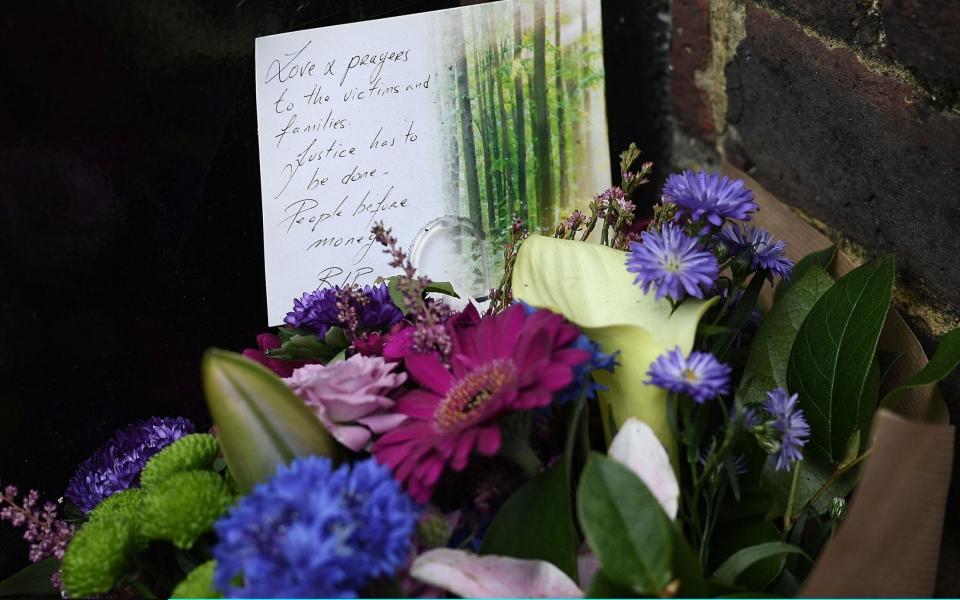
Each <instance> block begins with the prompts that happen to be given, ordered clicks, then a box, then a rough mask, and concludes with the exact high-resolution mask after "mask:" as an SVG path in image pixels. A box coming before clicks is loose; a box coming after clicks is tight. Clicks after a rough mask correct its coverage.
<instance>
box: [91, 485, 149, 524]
mask: <svg viewBox="0 0 960 600" xmlns="http://www.w3.org/2000/svg"><path fill="white" fill-rule="evenodd" d="M142 499H143V493H142V492H141V491H140V488H130V489H126V490H123V491H122V492H117V493H116V494H114V495H112V496H108V497H107V498H106V499H105V500H104V501H103V502H101V503H100V504H98V505H96V506H95V507H93V508H92V509H91V510H90V512H89V513H87V518H89V519H90V520H91V521H94V520H97V519H103V518H106V517H110V516H113V515H117V514H120V515H124V516H127V517H135V516H136V514H137V513H138V512H139V511H140V503H141V501H142Z"/></svg>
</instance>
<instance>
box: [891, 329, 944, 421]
mask: <svg viewBox="0 0 960 600" xmlns="http://www.w3.org/2000/svg"><path fill="white" fill-rule="evenodd" d="M957 366H960V328H958V329H954V330H953V331H950V332H948V333H946V334H945V335H944V336H943V337H942V338H940V343H939V344H938V345H937V351H936V352H935V353H934V354H933V358H931V359H930V362H928V363H927V364H926V366H924V367H923V369H921V370H920V372H919V373H917V374H916V375H914V376H913V377H911V378H910V379H908V380H907V382H906V383H904V384H903V385H901V386H900V387H898V388H896V389H894V390H891V391H890V393H888V394H887V395H886V396H885V397H884V398H883V400H882V401H881V402H880V407H881V408H888V409H890V410H893V409H895V408H896V406H897V403H898V402H899V401H900V398H902V397H903V396H902V393H903V392H905V391H907V390H909V389H912V388H917V387H923V386H927V385H933V384H935V383H937V382H938V381H940V380H942V379H944V378H945V377H946V376H947V375H949V374H950V373H952V372H953V371H954V369H956V368H957Z"/></svg>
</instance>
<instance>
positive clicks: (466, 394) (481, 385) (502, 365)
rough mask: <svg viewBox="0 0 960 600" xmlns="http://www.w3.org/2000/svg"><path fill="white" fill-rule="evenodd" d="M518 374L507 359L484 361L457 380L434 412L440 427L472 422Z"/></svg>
mask: <svg viewBox="0 0 960 600" xmlns="http://www.w3.org/2000/svg"><path fill="white" fill-rule="evenodd" d="M515 377H516V368H515V367H514V366H513V363H511V362H509V361H506V360H494V361H491V362H488V363H486V364H484V365H481V366H480V367H479V368H477V369H476V370H474V371H471V372H470V373H467V374H466V375H465V376H464V377H463V378H461V379H460V380H459V381H457V382H456V383H455V384H454V385H453V387H452V388H450V391H449V392H447V396H446V397H445V398H444V399H443V400H442V401H441V402H440V404H439V405H438V406H437V408H436V410H435V411H434V413H433V421H434V425H435V426H436V428H437V429H438V430H440V431H453V430H456V429H460V428H461V427H463V426H464V425H466V424H469V423H471V422H473V421H474V420H475V419H476V418H477V416H478V415H479V414H480V413H481V410H480V409H482V408H483V406H484V405H485V404H486V403H487V402H488V401H489V400H490V399H491V398H493V397H494V396H495V395H496V394H497V392H499V391H500V390H501V389H502V388H503V387H504V386H505V385H506V384H508V383H510V382H511V381H513V380H514V378H515Z"/></svg>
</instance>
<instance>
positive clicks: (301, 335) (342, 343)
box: [267, 327, 347, 363]
mask: <svg viewBox="0 0 960 600" xmlns="http://www.w3.org/2000/svg"><path fill="white" fill-rule="evenodd" d="M277 333H278V335H279V337H280V347H279V348H274V349H272V350H267V356H269V357H270V358H279V359H281V360H312V361H319V362H322V363H327V362H329V361H330V360H332V359H333V358H334V357H335V356H336V355H337V353H339V352H340V351H341V350H342V349H343V348H345V347H346V345H347V340H346V337H345V336H344V335H343V330H341V329H340V328H339V327H331V328H330V330H329V331H328V332H327V335H326V336H325V338H324V339H323V340H321V339H320V338H318V337H317V335H316V334H315V333H313V332H312V331H308V330H306V329H294V328H292V327H281V328H280V329H278V330H277Z"/></svg>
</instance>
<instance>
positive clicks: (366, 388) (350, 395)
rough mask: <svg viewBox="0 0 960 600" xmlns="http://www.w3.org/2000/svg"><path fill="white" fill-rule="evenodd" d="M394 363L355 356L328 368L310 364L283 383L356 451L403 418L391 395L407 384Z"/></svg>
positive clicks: (376, 357)
mask: <svg viewBox="0 0 960 600" xmlns="http://www.w3.org/2000/svg"><path fill="white" fill-rule="evenodd" d="M394 367H396V364H395V363H388V362H387V361H385V360H383V359H382V358H380V357H379V356H363V355H360V354H355V355H353V356H351V357H350V358H348V359H346V360H342V361H339V362H335V363H331V364H329V365H306V366H303V367H300V368H299V369H297V370H296V371H294V372H293V375H292V376H291V377H288V378H286V379H284V381H285V382H286V384H287V385H289V386H290V388H291V389H292V390H293V391H294V393H296V394H297V395H298V396H300V398H302V399H303V401H304V402H305V403H306V404H307V406H309V407H310V408H311V409H313V412H314V413H315V414H316V415H317V417H319V419H320V421H321V422H322V423H323V425H324V426H325V427H326V428H327V430H329V431H330V433H331V434H332V435H333V437H335V438H337V440H338V441H339V442H340V443H341V444H343V445H344V446H346V447H347V448H350V449H351V450H353V451H354V452H357V451H359V450H361V449H362V448H363V447H364V446H366V445H367V442H369V441H370V438H371V437H372V435H373V434H374V433H377V434H380V433H384V432H387V431H390V430H391V429H393V428H394V427H396V426H397V425H399V424H400V423H402V422H403V420H404V419H405V418H406V416H405V415H402V414H398V413H394V412H393V404H394V401H393V399H392V398H390V396H389V394H390V392H392V391H393V390H394V389H396V388H398V387H399V386H400V385H402V384H403V382H404V381H406V379H407V375H406V373H393V372H392V371H393V369H394Z"/></svg>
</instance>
